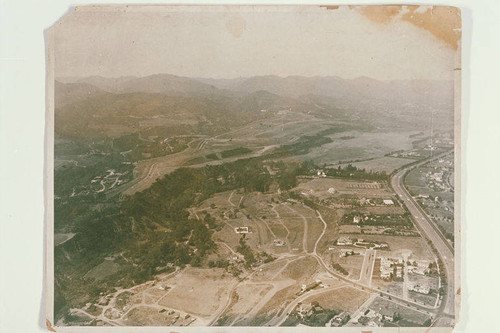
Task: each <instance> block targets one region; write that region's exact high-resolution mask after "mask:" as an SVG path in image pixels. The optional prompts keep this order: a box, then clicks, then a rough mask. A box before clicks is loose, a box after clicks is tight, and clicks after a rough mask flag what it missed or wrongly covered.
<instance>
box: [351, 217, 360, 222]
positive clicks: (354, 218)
mask: <svg viewBox="0 0 500 333" xmlns="http://www.w3.org/2000/svg"><path fill="white" fill-rule="evenodd" d="M359 221H360V218H359V216H354V217H353V219H352V222H353V223H356V224H357V223H359Z"/></svg>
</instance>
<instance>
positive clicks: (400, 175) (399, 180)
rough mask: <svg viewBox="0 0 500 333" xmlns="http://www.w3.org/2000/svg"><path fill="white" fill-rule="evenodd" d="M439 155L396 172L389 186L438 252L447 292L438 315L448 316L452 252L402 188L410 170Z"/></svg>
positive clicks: (452, 299) (451, 311) (451, 310)
mask: <svg viewBox="0 0 500 333" xmlns="http://www.w3.org/2000/svg"><path fill="white" fill-rule="evenodd" d="M448 153H449V152H447V153H444V154H440V155H438V156H435V157H434V158H432V159H428V160H425V161H422V162H420V163H417V164H414V165H411V166H409V167H406V168H404V169H402V170H400V171H399V172H397V173H396V174H395V175H394V176H393V177H392V179H391V185H392V188H393V189H394V191H395V192H396V193H397V194H398V195H399V197H400V198H401V200H402V201H403V202H404V203H405V205H406V207H407V208H408V210H409V211H410V213H411V216H412V218H413V221H414V223H415V225H416V226H417V228H418V229H419V231H420V232H421V233H422V235H423V236H424V237H425V238H426V239H428V240H430V241H431V243H432V244H433V246H434V248H435V249H436V251H437V252H438V255H439V256H440V258H441V261H442V263H443V268H444V269H445V273H446V282H447V290H446V297H444V299H443V302H442V304H441V306H440V310H439V311H438V312H439V313H442V312H444V313H446V314H448V315H453V314H454V313H455V297H454V296H455V288H454V284H455V283H454V277H455V274H454V273H455V271H454V250H453V247H452V246H451V244H450V243H449V242H448V240H446V238H445V237H444V236H443V234H442V233H441V232H440V231H439V229H438V228H437V226H436V225H435V224H434V222H432V220H431V219H430V217H429V216H428V215H427V214H426V213H425V211H424V210H423V209H422V208H421V207H420V206H419V205H418V204H417V203H416V202H415V200H414V199H413V198H412V196H411V195H410V193H409V192H408V190H407V189H406V188H405V186H404V178H405V175H406V174H407V173H408V172H409V171H410V170H412V169H414V168H416V167H419V166H421V165H423V164H426V163H429V162H430V161H432V160H435V159H437V158H440V157H442V156H443V155H446V154H448Z"/></svg>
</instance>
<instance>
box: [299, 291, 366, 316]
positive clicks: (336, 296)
mask: <svg viewBox="0 0 500 333" xmlns="http://www.w3.org/2000/svg"><path fill="white" fill-rule="evenodd" d="M370 295H371V294H370V293H368V292H365V291H362V290H359V289H356V288H352V287H348V286H346V287H344V288H340V289H334V290H332V291H329V292H325V293H322V294H320V295H318V296H312V297H309V298H307V299H306V300H305V301H304V302H309V303H311V302H314V301H316V302H318V303H319V305H320V306H321V307H322V308H324V309H331V310H336V311H348V312H354V311H355V310H356V309H358V308H359V307H360V306H361V305H362V304H363V303H364V302H365V301H366V300H367V299H368V297H370Z"/></svg>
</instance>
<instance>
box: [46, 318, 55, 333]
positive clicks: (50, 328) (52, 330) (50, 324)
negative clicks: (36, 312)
mask: <svg viewBox="0 0 500 333" xmlns="http://www.w3.org/2000/svg"><path fill="white" fill-rule="evenodd" d="M45 326H47V329H48V330H49V331H51V332H55V331H56V330H55V329H54V327H53V326H52V323H51V322H50V321H49V320H48V319H45Z"/></svg>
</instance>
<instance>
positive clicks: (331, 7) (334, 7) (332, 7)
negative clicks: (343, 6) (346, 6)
mask: <svg viewBox="0 0 500 333" xmlns="http://www.w3.org/2000/svg"><path fill="white" fill-rule="evenodd" d="M319 7H320V8H326V10H336V9H339V6H319Z"/></svg>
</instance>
